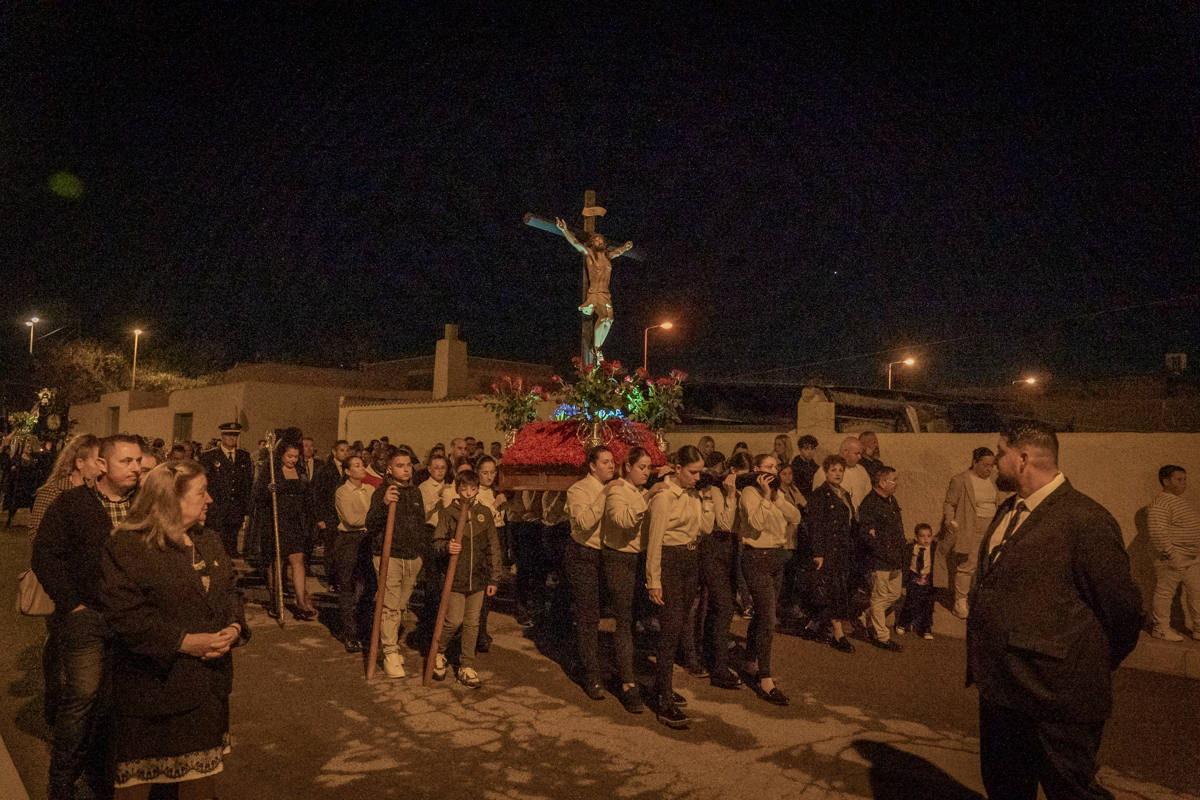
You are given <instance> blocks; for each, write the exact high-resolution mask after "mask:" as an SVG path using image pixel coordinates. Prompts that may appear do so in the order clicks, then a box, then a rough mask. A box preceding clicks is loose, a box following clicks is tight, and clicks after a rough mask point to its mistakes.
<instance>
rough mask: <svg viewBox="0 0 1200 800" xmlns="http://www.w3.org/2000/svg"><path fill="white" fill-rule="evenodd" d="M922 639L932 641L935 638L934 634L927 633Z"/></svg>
mask: <svg viewBox="0 0 1200 800" xmlns="http://www.w3.org/2000/svg"><path fill="white" fill-rule="evenodd" d="M921 638H922V639H932V638H933V634H932V633H925V634H922V635H921Z"/></svg>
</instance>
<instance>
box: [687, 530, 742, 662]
mask: <svg viewBox="0 0 1200 800" xmlns="http://www.w3.org/2000/svg"><path fill="white" fill-rule="evenodd" d="M734 542H735V538H734V535H733V534H732V533H729V532H728V531H714V532H713V533H712V535H711V536H701V537H700V540H699V545H698V547H697V548H696V549H697V552H698V553H699V554H700V584H701V586H702V587H703V588H704V592H705V594H706V595H707V600H706V602H705V604H704V606H705V607H704V619H703V648H704V655H705V661H706V662H707V664H706V666H707V667H708V670H709V672H711V673H712V674H713V675H721V676H724V675H725V674H726V673H727V672H728V671H729V625H730V623H731V622H732V621H733V592H734V586H735V572H734V565H735V564H736V563H737V561H736V556H737V550H736V548H735V546H734Z"/></svg>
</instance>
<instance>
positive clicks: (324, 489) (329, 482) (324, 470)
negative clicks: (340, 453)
mask: <svg viewBox="0 0 1200 800" xmlns="http://www.w3.org/2000/svg"><path fill="white" fill-rule="evenodd" d="M344 480H345V477H344V476H343V475H342V472H341V470H339V469H338V465H337V462H336V461H334V460H333V456H330V457H329V458H328V459H327V460H325V461H324V462H322V463H321V465H320V466H319V467H317V474H316V475H314V476H313V479H312V503H313V512H314V515H315V516H316V518H317V522H324V523H325V530H327V531H334V530H337V526H338V513H337V506H336V505H335V504H334V495H335V494H336V493H337V490H338V487H339V486H341V485H342V482H343V481H344Z"/></svg>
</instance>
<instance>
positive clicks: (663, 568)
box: [654, 545, 700, 699]
mask: <svg viewBox="0 0 1200 800" xmlns="http://www.w3.org/2000/svg"><path fill="white" fill-rule="evenodd" d="M659 573H660V574H659V577H660V578H661V579H662V594H663V606H662V610H661V611H660V612H659V616H658V624H659V631H658V655H657V663H656V664H655V668H654V673H655V678H654V691H655V694H656V695H657V696H658V697H659V698H661V699H669V698H670V697H671V691H672V688H671V674H672V672H673V671H674V670H675V652H676V650H677V649H678V648H679V637H680V636H681V635H683V626H684V622H685V621H686V620H687V616H688V611H690V610H691V608H692V601H693V600H695V599H696V584H697V582H698V580H699V577H700V558H699V555H698V551H697V550H696V549H695V548H689V547H688V546H687V545H677V546H674V547H671V546H664V547H663V549H662V559H661V561H660V562H659Z"/></svg>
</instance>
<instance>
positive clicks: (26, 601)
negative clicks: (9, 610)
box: [17, 567, 54, 617]
mask: <svg viewBox="0 0 1200 800" xmlns="http://www.w3.org/2000/svg"><path fill="white" fill-rule="evenodd" d="M17 611H20V612H21V613H22V614H24V615H26V616H28V617H48V616H50V615H51V614H53V613H54V601H53V600H51V599H50V595H48V594H46V590H45V589H43V588H42V582H41V581H39V580H38V577H37V575H35V574H34V572H33V569H32V568H31V567H27V568H26V569H25V570H24V571H23V572H22V573H21V574H20V575H19V576H18V577H17Z"/></svg>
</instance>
